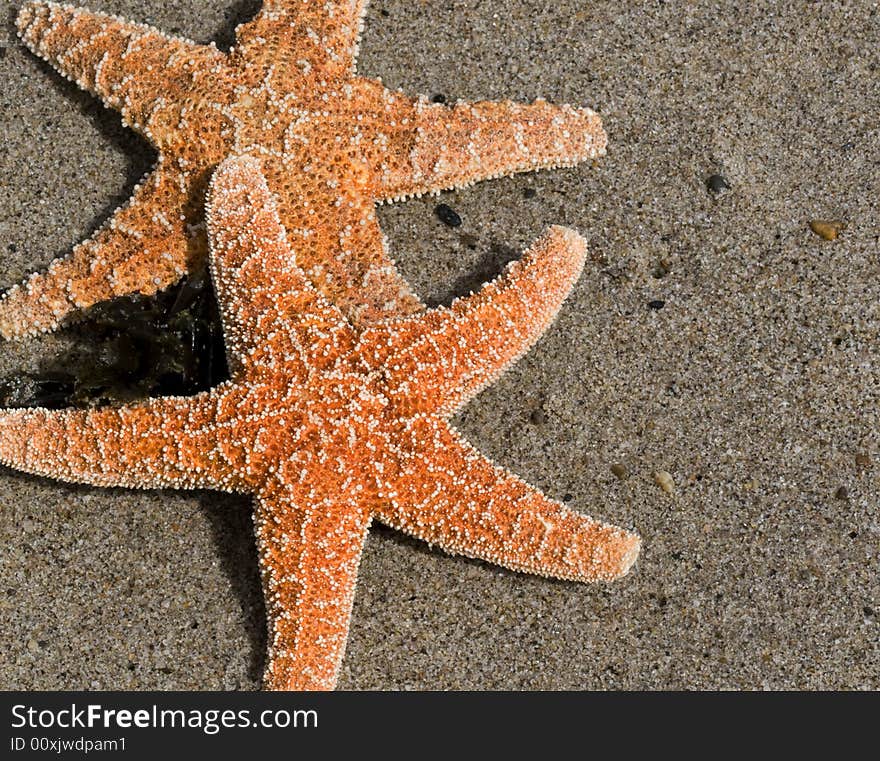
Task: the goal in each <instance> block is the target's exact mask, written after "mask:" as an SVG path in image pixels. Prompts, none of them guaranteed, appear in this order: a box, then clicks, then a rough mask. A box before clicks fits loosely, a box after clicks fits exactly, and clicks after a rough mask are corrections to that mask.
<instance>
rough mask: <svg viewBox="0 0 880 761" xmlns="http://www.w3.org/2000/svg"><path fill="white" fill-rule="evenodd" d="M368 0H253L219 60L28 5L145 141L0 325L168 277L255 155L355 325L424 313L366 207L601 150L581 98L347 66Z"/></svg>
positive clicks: (69, 66)
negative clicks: (494, 96)
mask: <svg viewBox="0 0 880 761" xmlns="http://www.w3.org/2000/svg"><path fill="white" fill-rule="evenodd" d="M366 5H367V0H266V1H265V2H264V3H263V8H262V10H261V12H260V13H259V14H258V15H257V16H256V17H255V18H254V19H253V20H252V21H250V22H249V23H246V24H242V25H241V26H239V27H238V29H237V30H236V40H237V42H236V46H235V48H234V49H233V50H231V51H230V52H229V53H228V54H226V53H223V52H221V51H219V50H218V49H217V48H216V47H214V45H213V43H212V44H211V45H197V44H196V43H194V42H191V41H188V40H184V39H179V38H174V37H169V36H167V35H164V34H162V33H161V32H159V31H157V30H155V29H152V28H150V27H148V26H142V25H137V24H131V23H129V22H126V21H124V20H122V19H119V18H117V17H114V16H108V15H105V14H101V13H90V12H88V11H85V10H79V9H76V8H73V7H71V6H67V5H56V4H54V3H45V2H30V3H28V4H26V5H25V6H24V7H23V8H22V10H21V12H20V14H19V16H18V28H19V32H20V35H21V37H22V39H23V40H24V41H25V43H26V44H27V45H28V46H29V47H30V48H31V49H32V50H33V51H34V52H35V53H37V54H38V55H39V56H41V57H42V58H44V59H45V60H47V61H48V62H49V63H51V64H52V65H53V66H55V68H56V69H58V71H60V72H61V73H62V74H64V75H65V76H66V77H68V78H69V79H72V80H74V81H75V82H76V83H77V84H78V85H79V86H80V87H82V88H84V89H86V90H88V91H90V92H92V93H94V94H95V95H97V96H99V97H100V98H101V99H102V100H103V101H104V103H105V104H106V105H108V106H110V107H111V108H115V109H117V110H119V111H120V112H121V113H122V118H123V121H124V122H125V123H126V124H128V125H129V126H131V127H132V128H134V129H135V130H137V131H138V132H140V133H141V134H142V135H143V136H144V137H146V138H147V140H149V141H150V142H151V143H152V144H153V145H154V146H155V147H156V148H157V149H158V151H159V160H158V163H157V165H156V167H155V168H154V169H153V171H152V173H151V174H150V175H149V176H148V177H147V178H145V179H144V180H143V181H142V182H141V184H140V185H139V186H138V187H137V188H136V190H135V193H134V196H133V197H132V199H131V200H130V201H129V203H128V204H127V205H126V206H124V207H122V208H121V209H119V210H118V211H117V212H116V214H115V215H114V216H113V217H112V218H111V219H110V220H109V221H108V222H107V224H106V225H104V227H103V228H102V229H101V230H99V231H98V232H97V233H96V234H95V236H94V237H93V238H91V239H90V240H88V241H86V242H84V243H82V244H80V245H79V246H77V247H76V248H75V249H74V250H73V253H72V254H71V256H69V257H68V258H66V259H57V260H55V261H54V262H53V263H52V264H51V265H50V267H49V269H48V271H47V272H46V273H44V274H36V275H32V276H31V277H30V278H29V279H28V280H27V281H26V282H25V283H23V284H22V285H20V286H16V287H14V288H12V289H11V290H9V291H8V292H7V293H6V294H5V296H4V297H3V299H2V300H0V334H2V335H3V336H4V337H6V338H14V337H21V336H27V335H32V334H35V333H38V332H40V331H47V330H51V329H54V328H55V327H57V326H58V324H59V322H60V321H61V320H62V319H63V318H64V317H65V316H66V315H68V314H70V313H71V312H73V311H75V310H78V309H83V308H85V307H88V306H91V305H92V304H94V303H96V302H98V301H102V300H105V299H109V298H111V297H114V296H121V295H124V294H130V293H135V292H137V293H142V294H147V295H149V294H153V293H155V292H156V291H157V290H159V289H162V288H164V287H166V286H169V285H171V284H173V283H175V282H176V281H177V280H179V279H180V278H181V277H182V276H183V274H184V273H185V272H187V271H188V270H189V269H192V268H193V267H194V266H195V265H196V264H197V263H198V262H199V261H201V260H203V258H204V255H205V252H206V242H205V238H204V226H203V224H202V216H201V214H202V197H203V192H204V188H205V186H206V183H207V178H208V177H209V176H210V173H211V171H212V170H213V168H214V167H215V166H216V165H217V163H218V162H220V161H221V160H222V159H223V158H225V157H226V156H228V155H243V154H246V153H247V154H251V155H259V156H260V157H261V158H262V165H263V170H264V172H265V176H266V179H267V181H268V183H269V187H270V188H271V190H272V192H273V193H274V194H275V195H276V197H277V198H278V203H279V213H280V215H281V220H282V222H283V223H284V226H285V228H286V229H287V233H288V235H289V236H290V239H291V245H292V246H293V248H294V249H295V250H296V255H297V259H298V261H299V263H300V266H301V267H302V268H303V269H304V270H305V271H306V273H307V275H308V277H309V279H310V280H311V281H312V283H313V284H315V285H316V286H317V288H318V290H319V291H321V293H323V294H324V295H326V296H328V297H330V299H331V300H332V301H334V303H336V304H338V305H339V306H340V307H341V308H342V310H343V311H344V312H345V313H346V315H347V316H348V317H349V318H350V319H352V320H353V321H354V322H355V323H356V324H361V325H363V324H366V323H368V322H370V321H372V320H374V319H378V318H382V317H387V316H389V315H404V314H413V313H416V312H420V311H422V310H423V309H424V306H423V305H422V304H421V302H420V301H419V299H418V298H417V297H416V296H415V295H414V294H413V293H412V291H411V290H410V288H409V286H408V284H407V283H406V282H405V281H404V280H403V279H402V278H401V277H400V275H399V274H398V273H397V270H396V268H395V267H394V264H393V262H392V260H391V258H390V257H389V255H388V252H387V249H386V244H385V240H384V238H383V235H382V231H381V230H380V229H379V225H378V222H377V220H376V214H375V204H376V203H377V202H378V203H381V202H383V201H392V200H398V199H402V198H405V197H406V196H408V195H412V194H422V193H426V192H437V191H440V190H442V189H444V188H452V187H461V186H464V185H468V184H470V183H473V182H475V181H477V180H481V179H485V178H489V177H497V176H500V175H504V174H509V173H512V172H517V171H525V170H531V169H537V168H540V167H554V166H567V165H573V164H576V163H578V162H580V161H583V160H585V159H587V158H590V157H593V156H596V155H599V154H601V153H603V152H604V150H605V143H606V139H605V133H604V132H603V130H602V126H601V121H600V119H599V117H598V116H597V115H596V114H594V113H593V112H592V111H590V110H589V109H575V108H571V107H569V106H562V107H556V106H551V105H549V104H547V103H546V102H544V101H540V100H539V101H536V102H535V103H534V104H532V105H519V104H516V103H511V102H500V103H493V102H480V103H474V104H470V103H459V104H457V105H455V106H453V107H448V106H445V105H441V104H436V103H429V102H427V100H425V99H423V98H422V99H416V100H413V99H410V98H408V97H405V96H404V95H403V94H402V93H400V92H394V91H391V90H388V89H386V88H385V87H383V86H382V84H381V82H379V81H378V80H374V79H367V78H365V77H361V76H357V75H356V74H355V61H356V58H357V48H358V38H359V33H360V28H361V25H362V21H363V15H364V12H365V9H366Z"/></svg>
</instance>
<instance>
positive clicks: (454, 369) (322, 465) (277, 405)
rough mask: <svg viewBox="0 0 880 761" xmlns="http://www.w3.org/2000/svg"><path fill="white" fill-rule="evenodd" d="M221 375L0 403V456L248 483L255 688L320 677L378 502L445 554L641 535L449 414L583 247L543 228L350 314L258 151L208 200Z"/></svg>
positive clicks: (523, 329)
mask: <svg viewBox="0 0 880 761" xmlns="http://www.w3.org/2000/svg"><path fill="white" fill-rule="evenodd" d="M208 231H209V236H210V240H211V257H210V264H211V270H212V276H213V278H214V283H215V289H216V292H217V298H218V302H219V304H220V309H221V314H222V320H223V325H224V331H225V335H226V339H227V352H228V354H229V363H230V367H231V371H232V378H231V380H230V381H228V382H226V383H223V384H221V385H219V386H217V387H216V388H214V389H213V390H211V391H210V392H205V393H202V394H199V395H197V396H194V397H173V398H172V397H168V398H161V399H152V400H149V401H146V402H144V403H141V404H136V405H132V406H127V407H119V408H100V409H93V410H62V411H56V412H50V411H47V410H6V411H2V412H0V461H2V462H3V463H4V464H6V465H11V466H13V467H16V468H19V469H21V470H25V471H27V472H30V473H35V474H39V475H46V476H51V477H55V478H61V479H64V480H68V481H74V482H80V483H89V484H98V485H102V486H128V487H135V488H158V487H177V488H211V489H221V490H228V491H233V492H242V493H247V494H251V495H253V496H254V498H255V500H256V508H255V521H254V523H255V527H256V532H257V537H258V548H259V559H260V565H261V569H262V575H263V585H264V592H265V596H266V604H267V612H268V618H269V626H270V638H269V642H270V652H269V659H268V666H267V670H266V675H265V685H266V687H268V688H274V689H284V688H291V689H305V688H332V687H333V686H334V684H335V682H336V675H337V671H338V668H339V664H340V662H341V659H342V655H343V650H344V647H345V641H346V636H347V632H348V622H349V617H350V613H351V607H352V601H353V597H354V588H355V580H356V575H357V568H358V562H359V558H360V555H361V550H362V547H363V544H364V539H365V536H366V532H367V529H368V527H369V525H370V521H371V520H372V519H377V520H379V521H381V522H383V523H386V524H388V525H390V526H393V527H395V528H398V529H400V530H401V531H404V532H406V533H408V534H411V535H412V536H415V537H418V538H421V539H424V540H426V541H428V542H430V543H432V544H435V545H438V546H439V547H441V548H443V549H444V550H446V551H448V552H450V553H458V554H462V555H467V556H470V557H474V558H481V559H483V560H487V561H490V562H493V563H497V564H499V565H502V566H505V567H507V568H511V569H515V570H519V571H527V572H530V573H535V574H543V575H546V576H552V577H557V578H562V579H574V580H582V581H592V580H610V579H614V578H616V577H618V576H620V575H622V574H624V573H626V571H627V570H628V569H629V568H630V566H631V565H632V563H633V562H634V561H635V559H636V556H637V554H638V550H639V540H638V538H637V537H636V536H635V535H634V534H631V533H628V532H626V531H624V530H622V529H620V528H616V527H613V526H609V525H605V524H603V523H599V522H598V521H595V520H593V519H591V518H588V517H586V516H584V515H581V514H579V513H577V512H574V511H573V510H570V509H569V508H567V507H565V506H564V505H562V504H560V503H559V502H555V501H553V500H551V499H548V498H547V497H545V496H544V495H543V494H541V493H540V492H539V491H537V490H536V489H534V488H533V487H531V486H529V485H528V484H526V483H525V482H524V481H522V480H521V479H519V478H517V477H516V476H515V475H512V474H511V473H509V472H508V471H506V470H504V469H503V468H501V467H498V466H497V465H494V464H493V463H491V462H490V461H489V460H487V459H486V458H485V457H484V456H482V455H481V454H480V453H479V452H477V451H476V450H475V449H474V448H473V447H471V446H470V445H468V444H467V443H466V442H465V441H463V440H462V438H461V436H459V435H458V434H457V433H456V432H455V431H454V429H453V428H452V427H451V426H450V425H449V423H448V422H447V420H446V418H447V417H448V416H449V415H451V414H452V413H453V412H454V411H455V410H457V409H458V408H459V407H460V406H461V405H463V404H464V403H465V402H466V401H468V400H469V399H470V398H472V397H473V396H474V395H475V394H476V393H477V392H478V391H479V390H480V389H482V388H484V387H485V386H486V385H487V384H489V383H491V382H492V381H493V380H494V379H495V378H496V377H497V376H498V375H499V374H500V373H501V372H502V371H503V370H504V369H505V368H506V367H508V366H509V365H510V364H511V363H512V362H513V361H515V360H516V358H517V357H519V356H520V355H521V354H522V353H523V352H525V351H526V350H528V348H529V347H530V346H531V345H532V344H533V343H534V342H535V341H536V340H537V339H538V338H539V337H540V335H541V334H542V333H543V332H544V330H545V329H546V328H547V327H548V325H549V324H550V323H551V322H552V320H553V318H554V316H555V315H556V313H557V311H558V310H559V308H560V306H561V304H562V301H563V299H564V298H565V296H566V295H567V294H568V292H569V290H570V289H571V287H572V285H573V284H574V282H575V280H576V279H577V277H578V275H579V273H580V271H581V268H582V266H583V262H584V250H585V245H584V241H583V239H582V238H580V237H579V236H578V235H577V234H576V233H574V232H572V231H571V230H566V229H564V228H559V227H554V228H551V229H550V230H549V232H548V233H546V234H545V235H544V237H542V238H541V239H540V240H539V241H538V242H537V243H536V244H535V245H534V246H533V247H532V248H531V249H530V251H529V252H527V253H526V254H525V255H524V257H523V258H522V259H521V260H520V261H518V262H514V263H513V264H512V265H511V266H509V268H508V269H507V271H506V272H505V273H504V274H503V275H502V276H501V277H500V278H498V279H497V280H496V281H494V282H492V283H490V284H489V285H487V286H485V287H484V288H483V289H482V290H481V291H479V292H478V293H476V294H474V295H471V296H469V297H467V298H463V299H460V300H458V301H456V302H454V303H453V304H452V306H451V307H449V308H438V309H434V310H431V311H429V312H426V313H425V314H422V315H418V316H414V317H400V318H395V319H389V320H386V321H383V322H379V323H375V324H374V325H371V326H368V327H366V328H357V327H355V326H354V325H353V324H352V323H351V321H349V320H348V319H347V318H346V317H345V316H344V314H343V313H342V311H341V310H340V309H339V308H338V307H336V306H335V305H333V304H332V303H331V302H330V301H329V300H328V299H326V298H325V297H324V296H323V295H321V294H320V293H319V292H318V291H317V290H316V289H315V288H314V287H313V286H312V285H311V284H310V283H309V282H308V280H307V279H306V277H305V274H304V273H303V271H302V270H300V269H299V267H298V266H297V265H296V263H295V256H294V255H293V253H292V251H291V248H290V245H289V243H288V241H287V239H286V235H285V231H284V228H283V226H282V224H281V221H280V218H279V213H278V209H277V208H276V206H275V203H274V201H273V198H272V195H271V193H270V191H269V188H268V186H267V185H266V183H265V181H264V179H263V177H262V175H261V174H260V170H259V165H258V163H257V161H256V160H255V159H252V158H236V159H229V160H227V161H226V162H224V163H223V164H222V165H221V166H220V168H219V169H218V170H217V173H216V175H215V177H214V179H213V180H212V186H211V190H210V194H209V202H208Z"/></svg>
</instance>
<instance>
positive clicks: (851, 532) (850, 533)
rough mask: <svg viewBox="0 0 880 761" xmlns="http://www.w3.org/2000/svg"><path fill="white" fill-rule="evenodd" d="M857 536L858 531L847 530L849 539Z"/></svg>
mask: <svg viewBox="0 0 880 761" xmlns="http://www.w3.org/2000/svg"><path fill="white" fill-rule="evenodd" d="M858 536H859V532H858V531H850V532H849V538H850V539H858Z"/></svg>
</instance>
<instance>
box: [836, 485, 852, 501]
mask: <svg viewBox="0 0 880 761" xmlns="http://www.w3.org/2000/svg"><path fill="white" fill-rule="evenodd" d="M834 499H849V492H848V491H847V490H846V487H845V486H841V487H840V488H838V490H837V491H836V492H834Z"/></svg>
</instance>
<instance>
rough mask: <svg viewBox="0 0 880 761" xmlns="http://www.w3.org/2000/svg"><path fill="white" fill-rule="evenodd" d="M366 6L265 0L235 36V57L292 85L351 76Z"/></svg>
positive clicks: (350, 1)
mask: <svg viewBox="0 0 880 761" xmlns="http://www.w3.org/2000/svg"><path fill="white" fill-rule="evenodd" d="M367 2H368V0H264V2H263V7H262V9H261V10H260V12H259V13H258V14H257V15H256V16H255V17H254V18H253V20H251V21H249V22H247V23H245V24H242V25H241V26H239V27H238V29H236V31H235V36H236V40H237V43H238V45H237V47H238V49H239V54H240V55H241V56H242V57H243V58H244V59H245V60H246V61H248V63H250V64H252V65H257V66H261V67H263V68H265V69H271V71H272V74H273V76H274V77H276V78H277V80H278V81H283V80H285V79H286V80H288V81H290V80H292V81H294V82H296V81H298V80H302V79H305V78H308V77H309V76H310V75H313V71H314V70H318V71H319V72H321V73H322V74H323V75H325V76H329V77H338V76H345V75H347V74H351V73H353V72H354V67H355V60H356V58H357V52H358V44H359V42H360V37H361V31H362V29H363V18H364V13H366V9H367Z"/></svg>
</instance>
